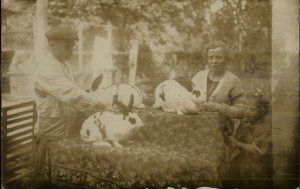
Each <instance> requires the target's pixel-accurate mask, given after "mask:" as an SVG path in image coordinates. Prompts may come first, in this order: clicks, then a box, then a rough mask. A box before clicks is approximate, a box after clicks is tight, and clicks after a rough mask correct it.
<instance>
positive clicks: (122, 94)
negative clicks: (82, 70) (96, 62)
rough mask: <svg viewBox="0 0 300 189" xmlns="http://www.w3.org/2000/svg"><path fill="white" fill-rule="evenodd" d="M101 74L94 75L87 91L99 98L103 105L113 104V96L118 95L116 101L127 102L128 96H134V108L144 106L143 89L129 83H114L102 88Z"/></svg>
mask: <svg viewBox="0 0 300 189" xmlns="http://www.w3.org/2000/svg"><path fill="white" fill-rule="evenodd" d="M102 78H103V76H102V75H100V76H98V77H96V78H95V79H94V81H93V83H92V87H91V89H90V90H89V92H90V93H91V94H92V95H96V96H97V98H99V99H100V102H102V104H103V105H105V106H106V107H111V106H112V104H113V96H114V95H118V101H119V102H121V103H123V104H128V103H129V101H130V96H131V95H133V97H134V104H133V107H134V108H144V104H143V97H144V96H145V95H144V93H143V91H142V90H140V89H139V88H138V87H136V86H135V85H130V84H114V85H111V86H109V87H105V88H102V87H101V81H102Z"/></svg>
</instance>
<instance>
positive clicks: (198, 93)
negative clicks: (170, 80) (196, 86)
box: [192, 90, 200, 97]
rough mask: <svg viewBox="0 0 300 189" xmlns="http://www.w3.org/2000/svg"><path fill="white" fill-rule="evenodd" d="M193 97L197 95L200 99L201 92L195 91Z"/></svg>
mask: <svg viewBox="0 0 300 189" xmlns="http://www.w3.org/2000/svg"><path fill="white" fill-rule="evenodd" d="M192 94H193V95H195V96H196V97H199V96H200V91H198V90H197V91H193V93H192Z"/></svg>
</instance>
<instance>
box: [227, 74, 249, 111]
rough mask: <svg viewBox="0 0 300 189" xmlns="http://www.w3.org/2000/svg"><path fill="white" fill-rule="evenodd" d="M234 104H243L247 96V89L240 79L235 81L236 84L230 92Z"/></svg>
mask: <svg viewBox="0 0 300 189" xmlns="http://www.w3.org/2000/svg"><path fill="white" fill-rule="evenodd" d="M229 97H230V100H231V102H232V105H233V106H235V105H242V104H243V101H244V98H245V90H244V87H243V84H242V81H241V80H240V79H236V80H235V81H234V85H233V87H232V89H231V91H230V94H229Z"/></svg>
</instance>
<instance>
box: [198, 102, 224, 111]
mask: <svg viewBox="0 0 300 189" xmlns="http://www.w3.org/2000/svg"><path fill="white" fill-rule="evenodd" d="M202 106H203V107H204V109H205V110H206V111H220V110H221V107H222V105H221V104H219V103H217V102H204V103H203V104H202Z"/></svg>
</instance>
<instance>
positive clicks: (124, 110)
mask: <svg viewBox="0 0 300 189" xmlns="http://www.w3.org/2000/svg"><path fill="white" fill-rule="evenodd" d="M114 104H116V105H117V106H118V109H119V111H120V112H121V113H122V114H123V115H124V116H127V115H128V114H129V111H128V109H127V107H126V106H125V105H124V104H123V103H121V102H119V101H116V102H114Z"/></svg>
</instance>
